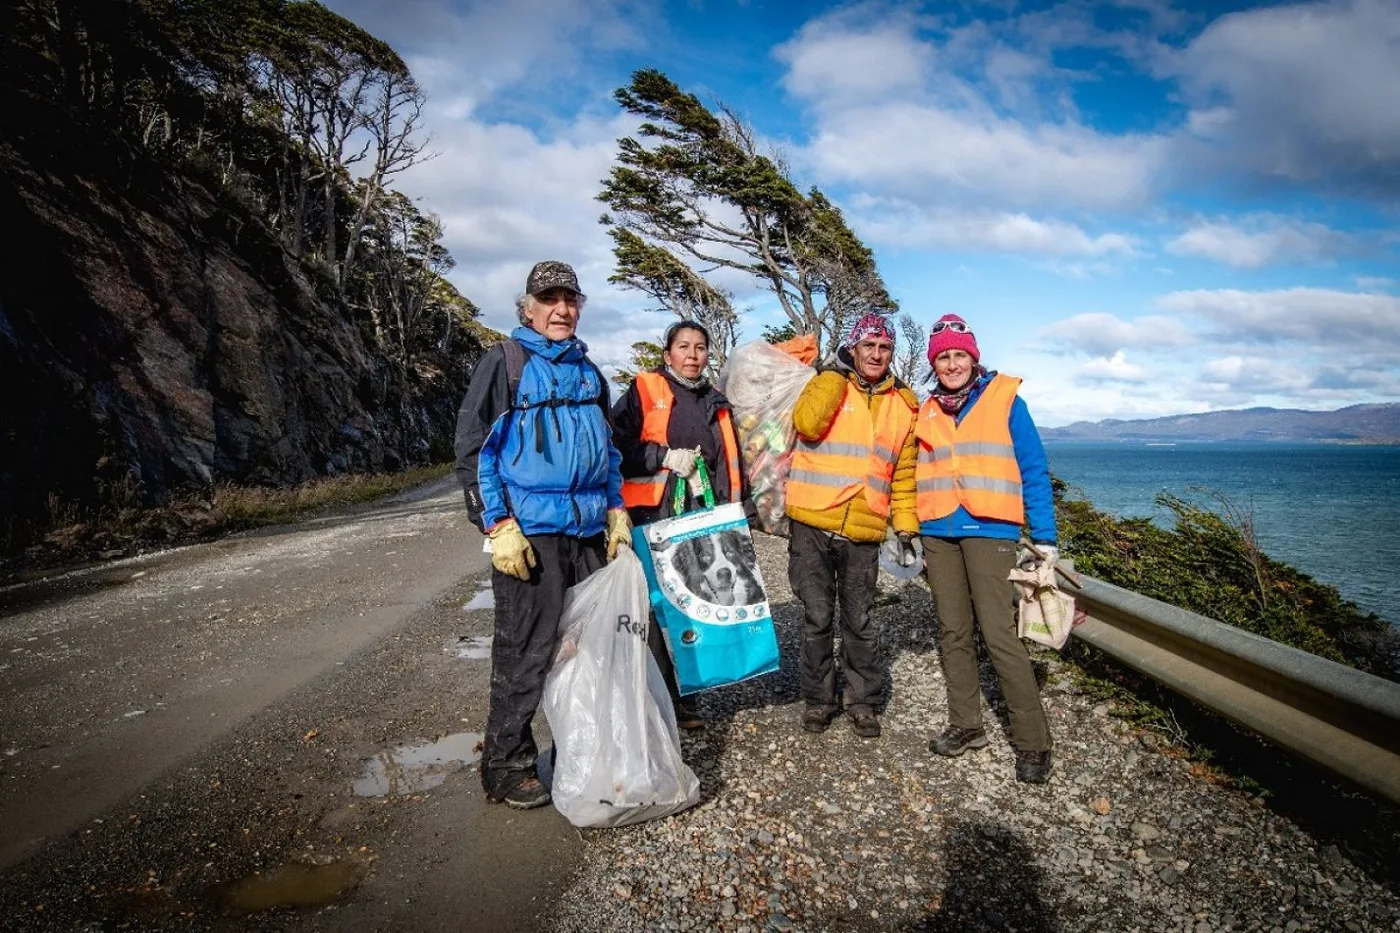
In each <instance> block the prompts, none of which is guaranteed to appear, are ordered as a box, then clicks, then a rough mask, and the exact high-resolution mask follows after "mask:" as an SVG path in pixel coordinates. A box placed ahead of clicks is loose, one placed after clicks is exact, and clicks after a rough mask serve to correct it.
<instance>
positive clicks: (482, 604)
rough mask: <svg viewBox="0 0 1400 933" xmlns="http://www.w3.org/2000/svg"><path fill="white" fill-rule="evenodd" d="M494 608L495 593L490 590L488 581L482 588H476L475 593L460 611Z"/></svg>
mask: <svg viewBox="0 0 1400 933" xmlns="http://www.w3.org/2000/svg"><path fill="white" fill-rule="evenodd" d="M495 608H496V595H495V594H494V593H493V592H492V591H491V585H490V584H489V583H488V584H487V585H486V588H485V589H484V590H477V592H476V595H475V596H473V597H472V598H471V599H470V600H468V601H467V603H466V605H464V606H463V607H462V611H463V612H471V611H473V610H475V609H495Z"/></svg>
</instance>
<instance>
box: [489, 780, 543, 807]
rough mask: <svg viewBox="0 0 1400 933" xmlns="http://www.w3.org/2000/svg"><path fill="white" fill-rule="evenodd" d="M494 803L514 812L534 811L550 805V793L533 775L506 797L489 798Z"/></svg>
mask: <svg viewBox="0 0 1400 933" xmlns="http://www.w3.org/2000/svg"><path fill="white" fill-rule="evenodd" d="M486 799H487V800H489V801H491V802H492V803H503V804H505V805H506V806H508V807H510V808H511V809H512V810H533V809H535V808H536V807H542V806H544V805H545V804H547V803H549V791H548V790H546V789H545V786H544V785H543V784H541V783H540V779H539V778H537V777H535V776H534V775H533V774H532V775H530V776H529V777H527V778H526V779H525V780H523V781H521V782H520V783H519V784H517V785H515V787H513V788H512V789H511V790H509V791H507V792H506V795H505V796H504V797H487V798H486Z"/></svg>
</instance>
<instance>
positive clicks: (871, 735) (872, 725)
mask: <svg viewBox="0 0 1400 933" xmlns="http://www.w3.org/2000/svg"><path fill="white" fill-rule="evenodd" d="M851 729H852V730H854V731H855V734H856V735H858V736H860V737H861V738H863V739H878V738H879V737H880V720H879V719H877V718H876V717H875V714H874V713H858V714H857V715H854V716H852V717H851Z"/></svg>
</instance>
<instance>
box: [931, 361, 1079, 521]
mask: <svg viewBox="0 0 1400 933" xmlns="http://www.w3.org/2000/svg"><path fill="white" fill-rule="evenodd" d="M995 375H996V374H995V373H988V374H987V375H986V376H985V377H983V378H982V379H980V380H978V383H977V385H976V386H974V387H973V390H972V392H971V394H969V395H968V399H967V403H966V404H964V405H963V407H962V411H960V412H958V415H957V418H956V419H954V420H956V421H957V422H959V423H961V422H962V420H963V418H965V417H966V416H967V413H968V412H969V411H971V410H972V406H973V405H976V404H977V400H978V399H979V398H981V397H982V391H983V390H984V389H985V388H986V387H987V384H988V383H989V382H990V381H991V379H992V377H993V376H995ZM1007 426H1008V427H1009V428H1010V430H1011V445H1012V446H1013V447H1014V448H1015V450H1016V465H1017V466H1018V467H1020V469H1021V499H1022V502H1023V504H1024V506H1025V509H1026V524H1027V525H1028V526H1029V527H1030V535H1031V540H1032V541H1034V542H1035V543H1036V544H1058V542H1059V535H1058V533H1057V531H1056V529H1055V497H1054V494H1053V493H1052V491H1051V488H1050V462H1049V461H1048V460H1047V459H1046V457H1045V446H1044V445H1043V444H1042V443H1041V442H1040V432H1039V431H1038V430H1036V427H1035V422H1034V421H1032V420H1031V412H1030V409H1029V408H1027V407H1026V403H1025V402H1024V401H1022V400H1021V397H1020V396H1019V395H1018V396H1016V398H1015V399H1013V400H1012V402H1011V414H1010V416H1009V417H1008V418H1007ZM919 534H921V535H928V536H930V537H934V538H1004V539H1006V540H1008V541H1015V540H1016V539H1017V538H1019V537H1020V536H1021V526H1020V525H1017V524H1016V523H1015V522H1003V521H997V520H996V519H988V518H977V517H976V516H974V515H973V514H971V513H970V512H968V511H967V509H965V508H963V507H962V506H958V507H957V509H956V510H954V511H953V513H952V514H950V515H945V516H943V517H942V518H936V519H933V520H931V521H926V522H920V523H919Z"/></svg>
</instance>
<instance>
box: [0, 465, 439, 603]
mask: <svg viewBox="0 0 1400 933" xmlns="http://www.w3.org/2000/svg"><path fill="white" fill-rule="evenodd" d="M451 470H452V464H451V463H438V464H433V465H430V466H425V467H415V468H413V469H408V470H403V471H401V472H397V473H347V474H342V475H338V476H321V477H317V478H315V479H311V480H307V481H306V482H304V483H298V484H297V485H295V486H286V487H267V486H240V485H238V484H235V483H218V484H216V485H215V486H214V487H213V489H212V490H209V491H207V492H204V493H197V494H196V493H188V494H183V495H176V496H174V497H172V498H171V500H170V502H169V503H168V504H166V505H164V506H159V507H156V508H141V507H140V506H139V505H138V502H139V500H140V495H139V490H137V489H135V488H134V486H131V485H127V486H119V487H117V488H114V489H111V490H109V491H108V500H107V503H106V504H105V505H104V506H103V507H102V508H101V509H98V510H96V511H93V512H90V513H85V512H84V511H83V510H82V509H81V508H79V507H78V506H76V505H73V504H72V503H67V502H63V501H61V500H59V499H57V498H56V497H52V496H51V497H50V499H49V503H48V510H47V512H48V514H47V520H46V521H45V522H42V523H38V524H31V525H26V526H24V527H19V526H16V525H14V524H11V525H9V526H7V527H6V529H5V533H4V534H3V536H0V580H3V579H5V578H9V577H15V576H18V575H21V574H24V573H28V572H36V571H40V570H44V569H46V568H53V567H56V566H64V565H72V564H82V563H87V562H91V561H99V560H111V559H114V558H118V557H127V556H130V555H132V554H137V553H140V552H142V551H149V550H154V549H159V548H166V547H174V546H176V545H181V544H193V543H195V542H198V541H207V540H210V539H212V538H217V537H220V536H221V535H226V534H231V533H233V532H235V531H243V530H246V529H250V528H260V527H264V526H267V525H281V524H286V523H288V522H294V521H297V520H299V519H302V518H305V517H307V516H309V515H312V514H315V513H316V512H319V511H322V510H325V509H330V508H337V507H343V506H348V505H355V504H358V503H363V502H370V501H373V500H375V499H379V498H381V497H383V496H388V495H392V494H394V493H397V492H401V491H402V490H405V489H410V488H412V487H414V486H419V485H422V484H423V483H427V482H430V481H432V480H435V479H438V478H439V477H442V476H446V475H447V474H448V473H449V472H450V471H451Z"/></svg>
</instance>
